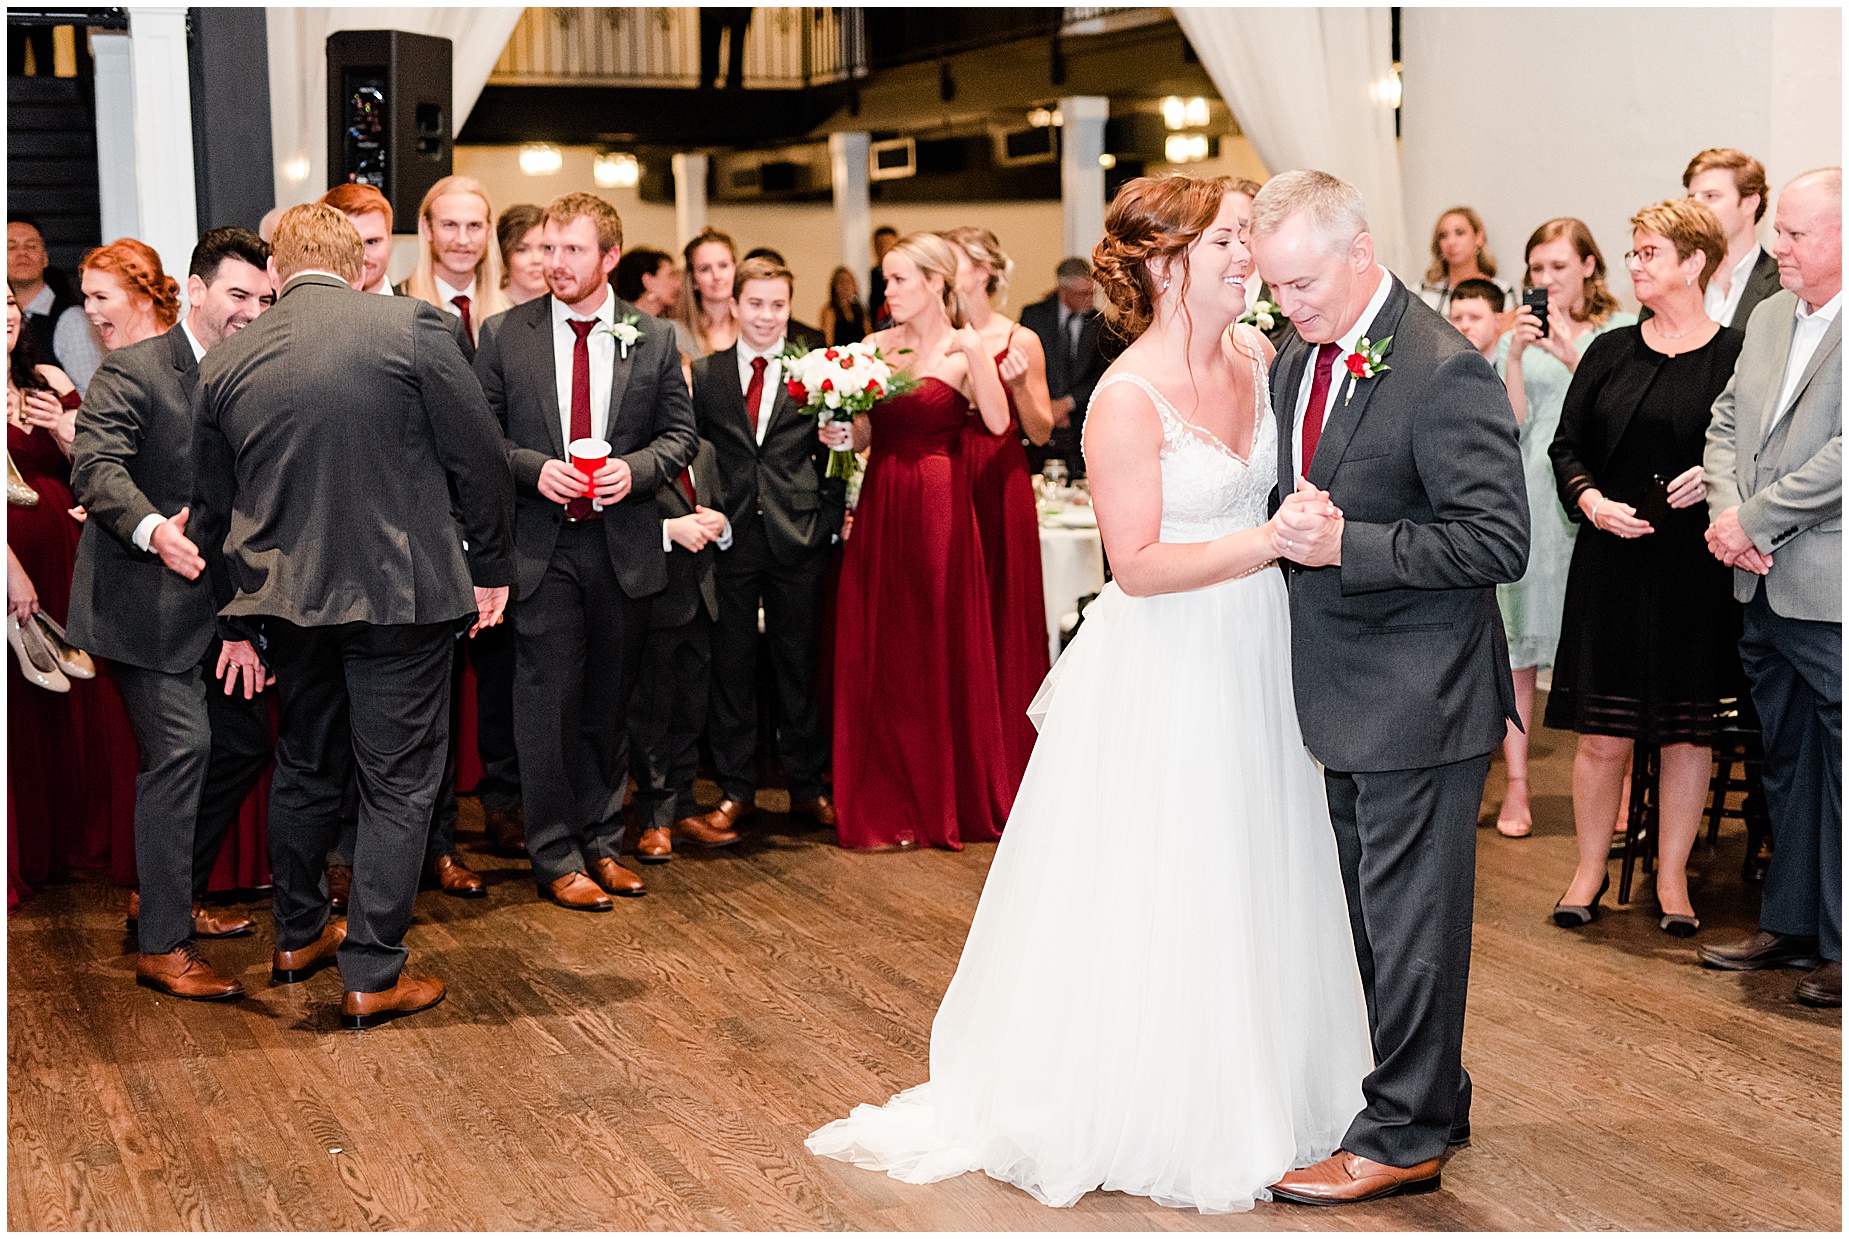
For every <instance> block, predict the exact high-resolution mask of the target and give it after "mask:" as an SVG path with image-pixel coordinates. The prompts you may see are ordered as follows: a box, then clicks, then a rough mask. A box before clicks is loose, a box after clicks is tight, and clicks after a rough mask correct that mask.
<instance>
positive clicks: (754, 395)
mask: <svg viewBox="0 0 1849 1239" xmlns="http://www.w3.org/2000/svg"><path fill="white" fill-rule="evenodd" d="M769 365H770V359H769V358H768V357H753V358H752V359H751V382H750V383H749V384H747V385H746V387H745V416H746V417H748V418H750V419H751V433H752V435H753V437H755V436H756V435H757V433H758V405H759V404H761V403H763V400H764V371H765V369H766V368H767V367H768V366H769Z"/></svg>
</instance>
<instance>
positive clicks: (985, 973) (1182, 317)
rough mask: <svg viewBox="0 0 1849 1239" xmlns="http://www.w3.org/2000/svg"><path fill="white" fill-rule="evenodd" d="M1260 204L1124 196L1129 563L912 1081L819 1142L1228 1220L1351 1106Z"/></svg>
mask: <svg viewBox="0 0 1849 1239" xmlns="http://www.w3.org/2000/svg"><path fill="white" fill-rule="evenodd" d="M1248 205H1249V204H1248V200H1247V199H1246V198H1245V197H1244V196H1243V195H1238V194H1233V193H1227V192H1224V191H1223V188H1222V186H1221V184H1220V183H1219V182H1217V181H1206V180H1196V179H1192V178H1183V177H1171V178H1163V179H1161V180H1151V179H1144V180H1138V181H1132V182H1130V183H1129V184H1127V185H1125V186H1124V188H1123V190H1122V191H1120V193H1119V194H1118V196H1117V198H1116V199H1115V200H1114V201H1113V203H1112V204H1111V209H1110V214H1109V216H1108V218H1107V221H1106V233H1105V238H1104V240H1103V241H1102V242H1101V243H1100V244H1099V246H1098V248H1097V250H1096V252H1095V253H1094V254H1093V260H1094V263H1095V265H1096V267H1097V269H1098V278H1099V282H1100V283H1101V284H1102V286H1103V287H1104V289H1105V291H1106V293H1107V294H1108V295H1109V296H1110V297H1111V300H1112V303H1113V306H1114V308H1115V310H1116V313H1117V317H1118V319H1119V321H1120V322H1121V323H1123V325H1124V326H1125V327H1126V328H1127V329H1128V331H1129V333H1132V334H1133V333H1135V332H1137V331H1138V330H1139V329H1141V328H1142V327H1143V326H1144V325H1145V324H1147V325H1148V326H1147V330H1145V331H1142V334H1140V335H1139V336H1138V338H1137V339H1136V341H1135V343H1133V344H1132V345H1131V346H1130V347H1129V348H1128V349H1127V350H1126V351H1125V352H1124V354H1123V356H1122V357H1121V358H1120V359H1119V360H1118V361H1117V363H1116V364H1115V365H1113V366H1112V367H1111V370H1110V372H1109V373H1108V374H1107V376H1106V377H1105V378H1104V380H1103V381H1102V382H1101V383H1100V384H1099V385H1098V388H1097V394H1096V396H1095V397H1094V399H1093V401H1092V404H1091V406H1090V412H1089V415H1088V419H1087V425H1086V428H1085V459H1086V463H1087V467H1088V470H1089V473H1090V476H1091V486H1092V496H1093V501H1094V503H1095V505H1096V507H1097V513H1098V523H1099V528H1100V530H1101V532H1102V533H1103V536H1104V541H1105V547H1106V550H1107V551H1108V552H1109V555H1110V560H1111V564H1112V566H1113V569H1114V571H1115V580H1114V581H1113V582H1112V583H1111V584H1109V585H1107V586H1106V587H1105V589H1104V591H1103V593H1101V594H1100V595H1099V597H1098V599H1097V601H1096V602H1094V603H1093V604H1092V605H1091V607H1090V608H1088V609H1087V611H1086V613H1085V623H1084V626H1083V627H1082V628H1081V629H1080V631H1079V633H1078V636H1077V637H1076V638H1075V639H1074V641H1073V642H1072V644H1071V646H1070V647H1068V648H1067V650H1066V651H1065V653H1064V654H1063V655H1062V656H1061V657H1060V660H1059V662H1058V664H1057V665H1056V666H1055V667H1054V668H1053V671H1052V673H1051V675H1049V676H1048V678H1047V680H1046V683H1045V685H1044V686H1043V687H1042V688H1041V690H1040V693H1039V695H1038V697H1036V699H1035V701H1034V707H1033V714H1034V716H1035V718H1036V720H1037V721H1039V723H1040V726H1041V731H1040V737H1039V741H1038V743H1037V745H1036V747H1035V749H1034V754H1033V759H1032V761H1031V763H1030V764H1029V765H1028V767H1027V774H1026V777H1025V779H1024V781H1023V782H1022V785H1021V789H1020V793H1019V794H1018V795H1017V796H1016V798H1015V802H1014V812H1013V814H1012V816H1010V818H1009V819H1008V825H1007V829H1006V830H1005V831H1004V832H1003V835H1002V840H1001V843H1000V845H999V846H998V847H997V849H996V853H995V859H994V863H993V865H992V867H991V868H990V871H989V876H988V882H987V885H986V886H985V887H984V889H983V892H982V900H981V904H980V906H979V907H978V908H977V911H976V916H975V920H974V922H973V923H972V924H971V925H970V931H969V938H968V941H967V942H966V943H965V945H964V948H963V957H962V960H961V962H960V963H959V964H958V966H957V972H956V976H955V978H954V979H953V980H952V981H951V983H950V988H949V991H948V992H947V993H945V995H944V1001H943V1004H942V1006H941V1007H940V1008H939V1010H938V1013H937V1019H936V1022H935V1023H934V1024H933V1025H932V1029H931V1076H930V1079H929V1081H928V1082H926V1083H924V1084H921V1085H918V1086H917V1087H915V1088H910V1089H907V1090H906V1091H905V1092H903V1093H900V1094H899V1095H898V1096H896V1097H894V1098H892V1099H891V1100H890V1101H889V1102H887V1103H886V1104H885V1105H884V1106H872V1105H862V1106H857V1107H855V1109H854V1111H853V1112H852V1113H851V1114H850V1115H849V1116H848V1117H847V1118H844V1119H840V1120H838V1121H836V1122H833V1123H830V1124H828V1125H827V1126H826V1127H824V1128H822V1129H821V1130H820V1131H818V1132H816V1133H815V1134H814V1135H812V1136H810V1137H809V1139H808V1142H807V1143H808V1147H809V1148H810V1150H811V1151H813V1152H815V1153H817V1154H820V1155H823V1156H827V1157H836V1158H840V1159H842V1160H845V1161H851V1162H854V1163H855V1164H857V1165H860V1166H865V1167H868V1168H871V1169H877V1170H884V1171H886V1172H887V1173H888V1174H890V1175H891V1176H892V1177H894V1178H896V1179H901V1180H904V1181H906V1182H909V1183H931V1182H935V1181H937V1180H939V1179H944V1178H949V1177H950V1176H952V1175H957V1174H961V1173H963V1172H965V1171H969V1170H982V1171H985V1172H987V1173H988V1174H990V1175H992V1176H994V1177H995V1178H997V1179H1001V1180H1004V1181H1006V1182H1009V1183H1013V1184H1015V1185H1017V1186H1019V1187H1021V1188H1023V1189H1024V1190H1026V1191H1028V1192H1031V1193H1032V1194H1033V1195H1034V1196H1035V1197H1036V1198H1037V1199H1039V1200H1041V1201H1043V1202H1044V1203H1046V1204H1049V1205H1062V1206H1063V1205H1071V1204H1073V1203H1075V1202H1076V1201H1077V1200H1078V1199H1079V1198H1080V1197H1081V1196H1083V1195H1084V1194H1085V1193H1086V1192H1088V1191H1091V1190H1093V1189H1096V1188H1100V1187H1102V1188H1104V1189H1106V1190H1110V1191H1123V1192H1131V1193H1134V1194H1137V1195H1142V1196H1148V1197H1150V1198H1151V1199H1153V1200H1155V1201H1157V1202H1159V1203H1161V1204H1164V1205H1172V1206H1190V1207H1193V1208H1197V1209H1199V1210H1200V1211H1202V1212H1203V1213H1219V1212H1226V1211H1231V1210H1239V1209H1249V1208H1251V1207H1252V1204H1253V1201H1254V1200H1255V1199H1269V1198H1270V1197H1269V1193H1268V1192H1267V1190H1266V1189H1267V1187H1268V1185H1270V1184H1271V1183H1273V1182H1275V1181H1276V1180H1277V1179H1278V1178H1279V1176H1281V1175H1282V1174H1283V1173H1284V1172H1285V1171H1287V1170H1290V1169H1293V1168H1296V1167H1301V1166H1306V1165H1309V1164H1311V1163H1313V1162H1316V1161H1318V1160H1320V1159H1322V1158H1324V1157H1326V1156H1328V1155H1329V1154H1330V1153H1332V1152H1334V1150H1335V1149H1336V1147H1337V1146H1338V1145H1339V1143H1340V1142H1341V1139H1342V1135H1343V1133H1344V1132H1345V1131H1346V1129H1347V1127H1348V1124H1349V1121H1350V1120H1351V1119H1352V1118H1353V1117H1354V1116H1355V1114H1356V1113H1357V1112H1359V1111H1360V1109H1361V1107H1362V1096H1361V1080H1362V1077H1363V1076H1364V1075H1366V1074H1367V1072H1368V1071H1369V1070H1370V1069H1371V1067H1372V1066H1373V1060H1372V1054H1371V1051H1370V1047H1369V1040H1368V1026H1367V1012H1366V1009H1365V1004H1364V999H1363V996H1362V989H1361V980H1360V975H1359V972H1358V970H1357V966H1356V963H1355V954H1354V942H1353V938H1352V936H1351V934H1350V931H1349V925H1348V910H1347V903H1346V900H1345V897H1344V895H1343V890H1342V878H1341V872H1340V870H1339V868H1338V865H1337V860H1336V847H1335V838H1334V836H1333V835H1332V834H1331V832H1330V827H1329V814H1328V808H1327V805H1326V803H1325V801H1324V793H1323V781H1322V776H1321V775H1320V773H1319V772H1318V771H1317V769H1316V766H1315V765H1314V763H1313V762H1312V761H1311V759H1310V757H1309V755H1308V753H1307V752H1306V751H1305V749H1304V747H1303V741H1302V739H1301V737H1300V735H1299V732H1298V727H1297V715H1296V707H1295V704H1294V702H1293V699H1292V693H1291V667H1290V618H1289V613H1288V609H1287V604H1286V597H1285V586H1284V582H1283V580H1282V578H1281V576H1280V574H1279V570H1278V569H1277V568H1276V567H1274V566H1272V565H1271V560H1272V558H1273V557H1274V555H1275V554H1276V550H1277V548H1278V547H1279V546H1281V542H1280V541H1275V539H1280V538H1281V537H1283V536H1284V535H1282V534H1280V533H1279V532H1278V529H1277V526H1276V523H1275V521H1267V520H1266V514H1265V509H1266V506H1267V497H1268V494H1269V492H1270V490H1271V488H1272V479H1274V478H1275V477H1276V476H1277V470H1276V466H1275V462H1276V451H1277V447H1276V442H1277V435H1276V431H1275V427H1273V426H1272V425H1271V423H1270V417H1271V413H1270V402H1269V399H1268V397H1267V394H1266V384H1265V362H1266V361H1267V360H1268V359H1269V355H1270V347H1269V345H1268V344H1267V343H1266V342H1265V340H1264V338H1263V337H1262V336H1261V335H1259V333H1258V332H1257V331H1255V330H1253V329H1251V328H1248V327H1239V328H1234V329H1232V330H1231V331H1229V330H1228V329H1229V328H1230V327H1231V326H1232V324H1233V322H1234V320H1235V319H1236V318H1237V317H1238V316H1239V314H1240V313H1242V312H1243V310H1244V308H1245V300H1246V293H1245V280H1246V278H1247V277H1248V276H1249V275H1250V274H1251V270H1252V260H1251V256H1250V254H1249V252H1248V250H1247V249H1246V244H1245V222H1246V221H1245V218H1244V216H1245V213H1246V210H1247V209H1248ZM1254 283H1256V280H1254ZM1151 319H1153V322H1151V321H1150V320H1151ZM1288 502H1291V503H1293V504H1296V503H1317V502H1323V503H1326V502H1327V499H1326V497H1321V498H1318V497H1317V496H1316V495H1312V494H1307V493H1306V494H1303V495H1298V496H1294V497H1292V498H1291V499H1290V500H1288Z"/></svg>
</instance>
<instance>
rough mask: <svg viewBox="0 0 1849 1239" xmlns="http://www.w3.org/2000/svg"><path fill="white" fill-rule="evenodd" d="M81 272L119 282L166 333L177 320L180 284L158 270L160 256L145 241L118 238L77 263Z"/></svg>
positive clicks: (94, 250) (178, 316)
mask: <svg viewBox="0 0 1849 1239" xmlns="http://www.w3.org/2000/svg"><path fill="white" fill-rule="evenodd" d="M77 270H78V272H79V273H80V274H81V273H82V272H85V271H106V272H108V273H109V274H110V275H113V276H115V277H116V279H118V280H120V281H122V287H123V288H124V289H125V290H126V291H127V292H128V295H129V296H131V297H133V298H135V299H137V300H139V301H142V302H145V303H146V304H147V305H148V306H149V307H150V308H151V309H152V311H153V314H154V321H155V322H156V323H158V324H160V329H161V330H162V331H166V330H167V329H168V328H170V327H172V326H173V325H174V323H176V322H178V321H179V318H180V285H179V282H178V281H176V280H175V279H174V278H173V277H172V276H170V275H168V274H167V273H166V272H165V271H164V270H162V269H161V258H160V255H159V254H157V253H155V252H154V247H153V246H151V245H149V244H147V243H146V242H145V241H137V240H136V239H135V238H133V237H120V238H118V239H116V240H114V241H111V242H110V243H109V244H108V245H103V246H98V247H97V248H96V249H93V250H91V251H90V252H89V253H87V254H85V255H84V256H83V261H82V262H80V263H78V264H77Z"/></svg>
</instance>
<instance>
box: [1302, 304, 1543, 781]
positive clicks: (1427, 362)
mask: <svg viewBox="0 0 1849 1239" xmlns="http://www.w3.org/2000/svg"><path fill="white" fill-rule="evenodd" d="M1389 278H1392V277H1389ZM1366 335H1367V337H1368V338H1369V339H1370V340H1374V341H1381V340H1385V339H1387V338H1388V337H1392V343H1391V344H1390V345H1389V351H1388V353H1387V355H1386V359H1385V360H1386V362H1387V365H1388V366H1389V367H1390V368H1389V369H1388V370H1387V371H1386V372H1385V373H1384V374H1381V375H1379V376H1378V377H1376V378H1373V379H1362V380H1358V381H1357V382H1356V384H1355V390H1354V392H1353V394H1352V395H1351V396H1350V397H1349V398H1348V402H1347V403H1346V404H1345V403H1343V402H1342V400H1340V399H1338V400H1337V401H1336V405H1335V411H1334V412H1333V413H1332V414H1331V415H1330V418H1329V421H1328V423H1327V425H1326V426H1325V427H1324V429H1323V432H1322V437H1321V439H1320V440H1319V441H1318V443H1317V447H1316V456H1315V458H1314V459H1313V460H1312V461H1311V462H1310V467H1309V470H1308V474H1307V476H1308V478H1309V480H1310V482H1311V483H1313V484H1314V485H1316V486H1319V487H1321V488H1323V489H1325V490H1327V491H1328V492H1329V495H1330V498H1331V499H1333V500H1334V502H1335V505H1336V506H1337V507H1338V508H1341V509H1342V513H1343V516H1344V517H1345V518H1346V521H1347V528H1346V531H1345V532H1344V534H1343V537H1342V562H1341V564H1340V565H1338V566H1332V567H1327V568H1298V567H1295V566H1294V565H1292V566H1290V567H1288V568H1287V571H1288V572H1289V581H1290V616H1291V668H1292V674H1293V677H1294V679H1295V681H1296V694H1297V718H1298V721H1299V722H1300V724H1301V725H1302V728H1303V739H1304V743H1305V744H1307V745H1308V746H1309V749H1310V752H1311V753H1313V754H1314V755H1315V756H1316V758H1317V760H1318V761H1321V762H1322V763H1323V764H1324V765H1326V766H1328V767H1329V768H1330V769H1332V770H1340V771H1351V772H1352V771H1381V770H1410V769H1415V768H1424V767H1430V766H1441V765H1446V764H1448V763H1450V762H1454V761H1462V760H1463V759H1465V758H1467V757H1477V756H1481V755H1482V754H1484V753H1488V752H1490V751H1492V750H1493V749H1495V747H1496V746H1497V745H1498V744H1500V743H1502V737H1503V735H1504V732H1505V727H1504V722H1503V721H1504V720H1505V719H1515V718H1516V717H1517V716H1516V712H1515V685H1514V681H1513V679H1512V678H1511V676H1510V673H1509V647H1508V643H1507V641H1506V639H1505V638H1504V636H1503V631H1502V615H1501V613H1500V612H1499V611H1498V610H1497V608H1496V589H1495V587H1496V586H1497V585H1498V584H1502V583H1505V582H1509V581H1515V580H1518V579H1519V578H1520V577H1521V575H1522V572H1523V571H1524V570H1525V569H1526V567H1527V564H1528V491H1527V486H1526V485H1525V483H1524V482H1523V480H1522V459H1521V452H1520V449H1519V448H1518V447H1517V446H1516V440H1515V413H1514V411H1513V410H1512V409H1511V408H1510V407H1509V397H1508V394H1507V393H1506V392H1505V391H1504V390H1503V387H1502V384H1501V383H1500V382H1499V381H1498V380H1497V378H1496V372H1495V371H1494V370H1493V369H1491V368H1490V364H1489V363H1488V362H1487V361H1484V360H1483V358H1482V357H1481V356H1480V355H1479V354H1478V353H1477V351H1476V350H1475V349H1473V348H1471V347H1470V344H1469V342H1468V341H1466V340H1465V339H1464V337H1463V336H1461V335H1459V334H1458V333H1457V329H1456V328H1454V327H1452V326H1451V324H1450V323H1447V322H1446V321H1445V320H1444V319H1442V318H1440V317H1439V316H1438V315H1437V314H1436V313H1435V312H1433V310H1432V309H1431V308H1430V307H1428V306H1427V305H1426V304H1425V303H1424V302H1423V301H1420V300H1419V299H1418V298H1417V297H1414V296H1412V295H1411V294H1409V293H1408V292H1407V291H1406V287H1405V285H1403V284H1401V283H1400V282H1399V280H1397V279H1394V281H1393V291H1392V292H1391V293H1389V294H1388V296H1387V300H1386V304H1385V305H1383V306H1382V307H1381V311H1380V314H1379V316H1378V317H1376V318H1375V320H1374V321H1373V323H1372V324H1370V325H1369V327H1368V330H1367V332H1366ZM1314 353H1315V346H1314V345H1310V344H1306V343H1304V341H1303V340H1302V339H1301V338H1299V337H1296V336H1294V335H1293V336H1292V338H1291V339H1290V340H1289V342H1287V343H1286V345H1285V347H1284V351H1283V352H1281V353H1279V354H1278V359H1277V362H1276V363H1275V364H1274V365H1273V366H1272V370H1271V401H1272V407H1273V408H1274V409H1275V410H1276V411H1277V427H1278V485H1279V487H1280V488H1281V489H1280V491H1279V493H1280V494H1288V493H1289V492H1290V491H1291V490H1293V489H1295V480H1294V478H1293V477H1292V475H1291V456H1292V443H1293V441H1294V439H1295V430H1296V425H1295V423H1296V409H1297V391H1298V388H1299V385H1300V383H1301V381H1302V379H1303V375H1304V371H1305V368H1306V367H1307V366H1308V365H1309V364H1310V362H1311V359H1312V357H1313V355H1314ZM1336 375H1337V382H1339V383H1340V384H1342V386H1343V388H1344V389H1346V384H1347V380H1346V377H1345V376H1344V375H1343V374H1342V368H1341V363H1340V360H1339V359H1338V361H1337V364H1336Z"/></svg>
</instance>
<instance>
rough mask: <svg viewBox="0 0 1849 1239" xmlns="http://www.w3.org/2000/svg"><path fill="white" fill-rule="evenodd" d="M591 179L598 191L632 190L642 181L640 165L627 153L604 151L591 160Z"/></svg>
mask: <svg viewBox="0 0 1849 1239" xmlns="http://www.w3.org/2000/svg"><path fill="white" fill-rule="evenodd" d="M591 179H592V180H594V181H596V182H597V187H598V188H599V189H634V188H635V187H636V185H637V183H638V182H640V181H641V179H642V165H641V163H640V162H638V161H637V159H636V157H635V156H634V155H631V154H628V153H627V152H622V151H606V152H605V153H604V154H601V155H599V156H597V157H596V159H594V160H592V162H591Z"/></svg>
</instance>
